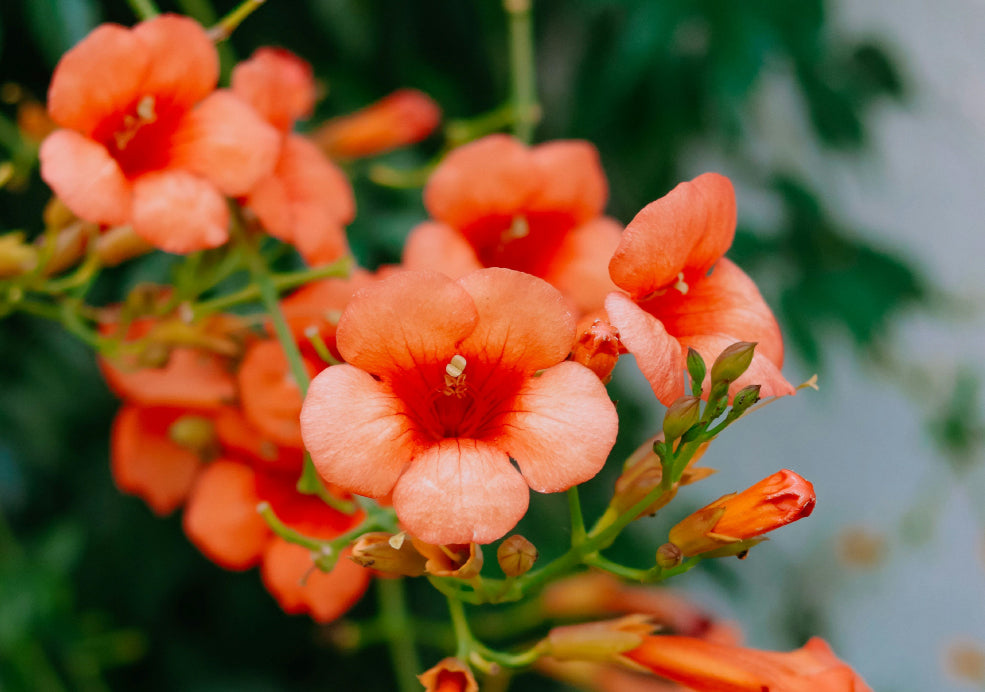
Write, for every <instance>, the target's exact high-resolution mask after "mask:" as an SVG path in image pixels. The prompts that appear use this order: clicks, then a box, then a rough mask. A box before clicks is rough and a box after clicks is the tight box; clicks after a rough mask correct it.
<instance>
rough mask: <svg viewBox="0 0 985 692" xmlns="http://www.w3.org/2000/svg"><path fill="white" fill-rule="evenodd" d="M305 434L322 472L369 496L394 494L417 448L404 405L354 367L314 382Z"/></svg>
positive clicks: (328, 478) (303, 425)
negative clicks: (395, 485) (398, 481)
mask: <svg viewBox="0 0 985 692" xmlns="http://www.w3.org/2000/svg"><path fill="white" fill-rule="evenodd" d="M301 434H302V436H303V437H304V445H305V447H307V449H308V452H310V453H311V460H312V461H313V462H314V464H315V467H316V468H317V469H318V473H320V474H321V476H322V478H324V479H325V480H326V481H328V482H329V483H331V484H333V485H336V486H339V487H340V488H344V489H345V490H348V491H349V492H353V493H358V494H360V495H368V496H369V497H382V496H384V495H386V494H387V493H389V492H390V491H391V490H392V489H393V486H394V484H395V483H396V482H397V478H399V477H400V474H401V473H402V472H403V470H404V468H405V467H406V465H407V464H408V463H409V462H410V460H411V457H412V456H413V455H414V452H415V451H416V449H417V443H416V440H415V439H414V435H413V433H412V431H411V429H410V424H409V422H408V418H407V413H406V411H405V410H404V405H403V402H401V401H400V400H399V399H397V398H396V397H394V396H393V393H392V392H391V391H390V389H389V387H387V386H386V385H385V384H383V383H381V382H378V381H376V380H375V379H373V377H372V375H370V374H368V373H366V372H363V371H362V370H359V369H358V368H354V367H352V366H351V365H344V364H343V365H333V366H332V367H330V368H328V369H327V370H323V371H322V372H321V374H319V375H318V377H316V378H315V379H314V380H312V382H311V386H310V387H309V389H308V396H307V397H306V398H305V400H304V406H303V407H302V409H301Z"/></svg>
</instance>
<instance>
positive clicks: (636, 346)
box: [605, 293, 685, 406]
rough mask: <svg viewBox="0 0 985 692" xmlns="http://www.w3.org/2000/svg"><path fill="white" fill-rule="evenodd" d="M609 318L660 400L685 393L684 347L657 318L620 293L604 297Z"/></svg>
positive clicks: (666, 402)
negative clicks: (682, 347)
mask: <svg viewBox="0 0 985 692" xmlns="http://www.w3.org/2000/svg"><path fill="white" fill-rule="evenodd" d="M605 311H606V312H607V313H608V314H609V321H610V322H611V323H612V324H613V325H614V326H615V327H616V329H618V330H619V340H620V341H622V343H623V346H625V347H626V350H627V351H629V352H630V353H632V354H633V356H635V357H636V364H637V365H638V366H639V368H640V370H641V371H642V372H643V376H644V377H645V378H646V381H647V382H649V383H650V387H651V388H652V389H653V393H654V394H655V395H656V397H657V399H659V400H660V403H662V404H664V405H665V406H669V405H670V404H671V403H673V401H674V399H676V398H677V397H679V396H683V395H684V367H685V359H684V353H685V352H684V351H682V349H681V345H680V343H679V342H678V341H677V339H675V338H674V337H672V336H671V335H670V334H668V333H667V330H666V329H664V326H663V325H662V324H661V323H660V321H659V320H657V319H656V318H654V317H653V315H650V314H649V313H647V312H644V311H643V309H642V308H641V307H640V306H638V305H637V304H636V303H634V302H633V301H632V300H630V299H629V297H627V296H625V295H623V294H622V293H610V294H609V296H608V297H607V298H606V299H605Z"/></svg>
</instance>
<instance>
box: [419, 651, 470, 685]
mask: <svg viewBox="0 0 985 692" xmlns="http://www.w3.org/2000/svg"><path fill="white" fill-rule="evenodd" d="M417 679H418V680H420V681H421V684H422V685H424V690H425V692H479V684H478V683H477V682H476V681H475V676H474V675H472V670H471V669H470V668H469V667H468V666H467V665H465V664H464V663H462V662H461V661H459V660H458V659H457V658H446V659H444V660H443V661H439V662H438V663H437V665H435V666H434V667H433V668H430V669H428V670H426V671H425V672H423V673H421V674H420V675H418V676H417Z"/></svg>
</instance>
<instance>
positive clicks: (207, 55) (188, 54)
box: [107, 14, 219, 108]
mask: <svg viewBox="0 0 985 692" xmlns="http://www.w3.org/2000/svg"><path fill="white" fill-rule="evenodd" d="M133 34H134V36H136V37H137V38H138V39H139V40H140V41H141V43H143V44H144V46H145V50H146V52H147V54H148V55H149V56H150V62H149V64H148V69H147V72H146V73H145V74H144V78H143V80H142V82H141V91H142V92H143V93H145V94H153V95H155V96H164V97H165V98H166V99H167V100H168V101H169V102H170V103H171V104H173V105H177V106H179V107H182V108H190V107H191V106H193V105H194V104H196V103H198V102H199V101H201V100H202V99H204V98H205V97H206V96H208V95H209V94H210V93H211V92H212V90H213V89H215V86H216V84H217V83H218V82H219V54H218V53H217V52H216V49H215V44H214V43H213V42H212V40H211V39H209V36H208V34H207V33H206V32H205V29H203V28H202V25H201V24H199V23H198V22H196V21H195V20H194V19H191V18H189V17H182V16H179V15H176V14H164V15H159V16H157V17H154V18H153V19H148V20H147V21H145V22H141V23H140V24H138V25H137V26H135V27H134V28H133ZM113 75H114V78H115V76H116V75H115V72H114V73H113ZM107 81H109V80H107Z"/></svg>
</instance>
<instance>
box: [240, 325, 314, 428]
mask: <svg viewBox="0 0 985 692" xmlns="http://www.w3.org/2000/svg"><path fill="white" fill-rule="evenodd" d="M304 365H305V369H306V370H307V372H308V376H309V377H314V376H315V374H316V373H317V372H318V368H317V367H316V366H315V365H314V364H313V363H311V362H307V361H305V363H304ZM236 380H237V383H238V384H239V395H240V401H241V403H242V406H243V413H244V414H245V415H246V418H247V420H249V421H250V423H252V424H253V425H255V426H256V427H257V430H259V431H260V433H261V434H263V435H266V436H267V437H269V438H270V439H271V440H273V441H274V442H276V443H277V444H281V445H286V446H290V447H300V446H302V442H301V426H300V424H299V423H298V417H299V416H300V414H301V390H300V389H299V388H298V385H297V382H295V381H294V377H293V376H292V375H291V370H290V367H289V366H288V364H287V358H286V357H285V356H284V350H283V349H282V348H281V346H280V343H278V342H277V341H275V340H273V339H267V340H264V341H258V342H256V343H255V344H253V345H252V346H250V348H249V350H248V351H247V352H246V356H245V357H244V358H243V362H242V364H241V365H240V368H239V372H238V373H237V376H236Z"/></svg>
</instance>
